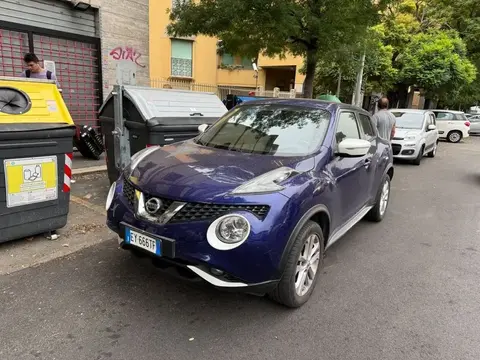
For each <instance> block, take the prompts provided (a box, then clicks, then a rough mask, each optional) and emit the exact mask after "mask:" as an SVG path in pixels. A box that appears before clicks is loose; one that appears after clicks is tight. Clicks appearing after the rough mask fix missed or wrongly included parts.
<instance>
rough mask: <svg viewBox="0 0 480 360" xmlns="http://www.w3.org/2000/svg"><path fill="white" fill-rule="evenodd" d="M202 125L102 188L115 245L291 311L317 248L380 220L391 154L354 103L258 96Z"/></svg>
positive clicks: (304, 294) (315, 264) (304, 292)
mask: <svg viewBox="0 0 480 360" xmlns="http://www.w3.org/2000/svg"><path fill="white" fill-rule="evenodd" d="M200 128H201V131H202V132H201V133H200V134H199V135H198V136H197V137H196V138H194V139H191V140H187V141H183V142H179V143H176V144H171V145H168V146H164V147H148V148H146V149H144V150H142V151H140V152H138V153H136V154H135V155H134V156H133V157H132V158H131V162H130V164H129V165H128V166H127V167H126V168H125V169H123V171H122V175H121V176H120V178H119V179H118V180H117V181H116V182H115V183H114V184H113V185H112V187H111V189H110V191H109V194H108V199H107V203H106V209H107V213H108V214H107V224H108V226H109V228H110V229H112V230H113V231H115V232H116V233H117V234H118V239H119V244H120V246H121V247H122V248H124V249H127V250H130V251H132V252H133V253H134V254H136V255H138V256H146V257H150V258H152V259H153V262H154V264H156V265H157V266H159V267H160V268H163V269H174V270H176V271H175V273H176V274H178V275H181V276H182V277H183V278H187V279H190V280H192V281H206V282H207V283H210V284H211V285H213V286H215V287H217V288H221V289H229V290H235V291H244V292H246V293H253V294H258V295H260V294H261V295H265V294H267V295H269V296H270V297H271V298H272V299H274V300H275V301H278V302H280V303H282V304H284V305H286V306H288V307H299V306H301V305H302V304H304V303H305V302H306V301H307V300H308V299H309V297H310V295H311V294H312V292H313V290H314V288H315V284H316V282H317V280H318V278H319V277H320V276H321V274H322V272H321V268H322V266H323V259H324V253H325V250H326V249H327V248H328V247H330V246H331V245H332V244H334V243H335V242H336V241H337V240H338V239H339V238H340V237H342V236H343V235H344V234H345V233H346V232H347V231H348V230H349V229H350V228H352V227H353V226H354V225H355V224H356V223H357V222H359V221H360V220H361V219H363V218H364V217H366V218H368V219H369V220H372V221H377V222H378V221H381V220H382V219H383V217H384V216H385V213H386V210H387V206H388V203H389V195H390V181H391V180H392V178H393V173H394V169H393V156H392V150H391V146H390V144H389V143H388V142H387V141H385V140H383V139H381V138H380V137H378V136H377V131H376V128H375V127H374V126H373V124H372V119H371V117H370V114H369V113H368V112H366V111H364V110H362V109H360V108H357V107H353V106H350V105H346V104H340V103H329V102H324V101H317V100H300V99H263V100H258V101H251V102H246V103H244V104H241V105H239V106H236V107H235V108H234V109H232V110H231V111H229V112H228V113H226V114H225V115H224V116H223V117H222V118H220V119H219V120H218V121H216V122H215V123H214V124H213V125H211V126H210V127H208V128H206V126H202V127H200ZM205 128H206V129H205Z"/></svg>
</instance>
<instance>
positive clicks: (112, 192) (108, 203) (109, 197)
mask: <svg viewBox="0 0 480 360" xmlns="http://www.w3.org/2000/svg"><path fill="white" fill-rule="evenodd" d="M116 188H117V183H116V182H115V181H114V182H113V184H112V186H110V190H108V195H107V201H106V203H105V210H106V211H108V209H110V206H112V201H113V197H114V196H115V189H116Z"/></svg>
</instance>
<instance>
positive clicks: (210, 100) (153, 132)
mask: <svg viewBox="0 0 480 360" xmlns="http://www.w3.org/2000/svg"><path fill="white" fill-rule="evenodd" d="M122 104H123V118H124V120H125V121H124V124H125V127H126V128H127V129H128V132H129V141H130V156H131V155H133V154H135V153H136V152H138V151H140V150H142V149H144V148H145V147H147V146H150V145H160V146H164V145H169V144H173V143H176V142H179V141H183V140H188V139H191V138H194V137H195V136H197V135H198V127H199V125H202V124H209V125H210V124H212V123H213V122H215V121H216V120H217V119H219V118H220V117H221V116H222V115H224V114H225V113H226V112H227V108H226V107H225V105H224V104H223V102H222V101H221V100H220V99H219V98H218V96H217V95H216V94H215V93H204V92H196V91H188V90H174V89H156V88H149V87H139V86H123V94H122ZM99 119H100V126H101V130H102V135H103V136H104V144H105V148H106V154H107V169H108V177H109V180H110V183H113V181H115V180H117V178H118V176H119V170H118V169H117V168H116V166H115V155H114V154H115V153H114V136H113V134H112V132H113V131H114V128H115V111H114V96H113V94H112V93H111V94H110V95H109V96H108V97H107V99H106V100H105V102H104V103H103V105H102V106H101V108H100V110H99Z"/></svg>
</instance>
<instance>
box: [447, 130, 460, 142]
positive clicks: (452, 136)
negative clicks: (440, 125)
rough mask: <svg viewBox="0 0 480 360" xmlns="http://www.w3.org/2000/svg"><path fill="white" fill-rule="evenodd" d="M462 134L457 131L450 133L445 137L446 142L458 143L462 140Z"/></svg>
mask: <svg viewBox="0 0 480 360" xmlns="http://www.w3.org/2000/svg"><path fill="white" fill-rule="evenodd" d="M462 137H463V136H462V132H461V131H458V130H453V131H450V132H449V133H448V135H447V140H448V142H451V143H458V142H460V141H461V140H462Z"/></svg>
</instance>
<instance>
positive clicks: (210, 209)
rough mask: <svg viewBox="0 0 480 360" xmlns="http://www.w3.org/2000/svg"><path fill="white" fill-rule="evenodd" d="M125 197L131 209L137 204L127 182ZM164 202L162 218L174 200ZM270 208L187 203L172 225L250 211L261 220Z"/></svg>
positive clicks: (172, 220)
mask: <svg viewBox="0 0 480 360" xmlns="http://www.w3.org/2000/svg"><path fill="white" fill-rule="evenodd" d="M123 196H124V197H125V198H126V199H127V201H128V203H129V204H130V206H131V207H133V205H134V203H135V188H134V186H133V184H132V183H131V182H129V181H127V180H125V181H124V182H123ZM144 196H145V201H147V200H148V199H150V198H152V197H153V196H152V195H149V194H144ZM157 198H159V199H160V200H162V208H161V210H160V211H159V212H158V216H161V215H162V214H163V213H164V212H165V211H167V209H168V208H169V207H170V205H172V203H173V202H174V200H171V199H167V198H164V197H158V196H157ZM269 210H270V207H269V206H268V205H235V204H228V205H227V204H208V203H193V202H192V203H187V204H186V205H185V206H184V207H183V208H182V210H180V211H179V212H178V213H176V214H175V216H174V217H173V218H172V219H171V220H170V223H179V222H188V221H199V220H211V219H216V218H218V217H220V216H222V215H224V214H226V213H228V212H231V211H248V212H251V213H252V214H254V215H255V216H256V217H258V218H259V219H260V220H263V219H265V217H266V216H267V214H268V211H269Z"/></svg>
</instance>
